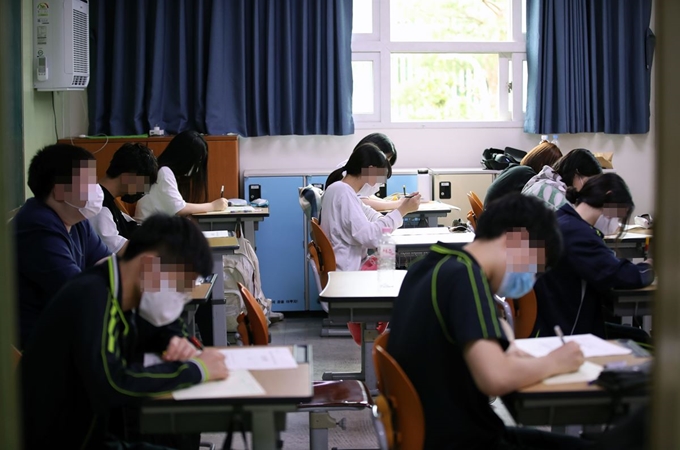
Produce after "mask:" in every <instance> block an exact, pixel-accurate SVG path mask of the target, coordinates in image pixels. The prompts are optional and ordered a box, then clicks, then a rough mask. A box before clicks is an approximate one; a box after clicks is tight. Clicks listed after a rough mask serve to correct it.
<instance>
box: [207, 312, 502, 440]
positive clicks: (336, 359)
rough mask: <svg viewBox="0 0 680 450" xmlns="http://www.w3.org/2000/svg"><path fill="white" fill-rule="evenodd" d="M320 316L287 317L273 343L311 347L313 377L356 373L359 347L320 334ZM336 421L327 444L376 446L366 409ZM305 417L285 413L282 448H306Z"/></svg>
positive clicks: (214, 436) (499, 404) (276, 327)
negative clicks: (342, 425) (342, 422)
mask: <svg viewBox="0 0 680 450" xmlns="http://www.w3.org/2000/svg"><path fill="white" fill-rule="evenodd" d="M321 321H322V319H321V318H320V317H287V318H286V319H285V320H284V321H282V322H279V323H276V324H274V325H272V326H271V328H270V332H271V335H272V344H273V345H293V344H306V345H311V346H312V356H313V358H312V369H313V376H314V379H315V380H320V379H321V375H322V374H323V373H324V372H358V371H359V370H360V363H359V360H360V357H361V349H360V347H359V346H358V345H357V344H355V343H354V341H353V340H352V339H351V338H350V337H323V338H322V337H321V336H320V334H321ZM493 407H494V410H495V411H496V412H497V413H498V415H499V416H500V417H501V418H502V419H503V420H504V421H505V422H506V423H507V424H513V425H514V422H513V421H512V418H511V417H510V415H509V414H508V412H507V410H506V409H505V407H504V406H503V404H502V402H501V401H500V400H496V401H495V402H494V403H493ZM333 416H334V418H335V419H336V420H341V419H343V418H344V419H345V429H344V430H343V429H341V428H339V427H336V428H335V429H332V430H331V431H330V433H329V441H330V442H329V443H330V447H342V448H377V445H378V444H377V440H376V438H375V433H374V430H373V423H372V420H371V415H370V412H369V411H360V412H355V411H347V412H343V413H337V414H335V413H334V414H333ZM308 433H309V427H308V416H307V414H305V413H291V414H288V416H287V423H286V432H284V433H283V434H282V439H283V441H284V449H294V450H303V449H307V448H309V437H308ZM202 440H203V441H210V442H214V443H215V444H217V445H216V446H217V448H221V445H222V442H223V440H224V434H204V435H203V439H202ZM233 448H234V449H242V448H247V447H246V446H244V445H243V443H242V440H241V438H240V437H239V436H236V437H235V438H234V447H233Z"/></svg>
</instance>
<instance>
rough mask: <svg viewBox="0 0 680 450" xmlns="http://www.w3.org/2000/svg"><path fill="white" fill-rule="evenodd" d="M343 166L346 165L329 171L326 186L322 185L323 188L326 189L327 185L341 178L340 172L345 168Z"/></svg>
mask: <svg viewBox="0 0 680 450" xmlns="http://www.w3.org/2000/svg"><path fill="white" fill-rule="evenodd" d="M345 167H346V166H342V167H340V168H339V169H335V170H334V171H333V172H331V174H330V175H328V178H326V186H325V187H324V189H328V186H330V185H331V184H333V183H335V182H336V181H340V180H342V173H343V172H344V171H346V170H347V169H346V168H345Z"/></svg>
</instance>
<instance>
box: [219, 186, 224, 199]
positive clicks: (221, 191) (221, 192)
mask: <svg viewBox="0 0 680 450" xmlns="http://www.w3.org/2000/svg"><path fill="white" fill-rule="evenodd" d="M220 198H224V185H222V187H221V188H220Z"/></svg>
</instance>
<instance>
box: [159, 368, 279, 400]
mask: <svg viewBox="0 0 680 450" xmlns="http://www.w3.org/2000/svg"><path fill="white" fill-rule="evenodd" d="M264 394H266V392H265V391H264V389H263V388H262V386H261V385H260V383H258V382H257V380H256V379H255V377H253V375H252V374H251V373H250V372H248V371H247V370H230V371H229V376H228V377H227V379H226V380H220V381H208V382H207V383H201V384H197V385H195V386H192V387H190V388H186V389H180V390H178V391H174V392H173V393H172V397H173V398H174V399H175V400H194V399H203V398H225V397H255V396H259V395H264Z"/></svg>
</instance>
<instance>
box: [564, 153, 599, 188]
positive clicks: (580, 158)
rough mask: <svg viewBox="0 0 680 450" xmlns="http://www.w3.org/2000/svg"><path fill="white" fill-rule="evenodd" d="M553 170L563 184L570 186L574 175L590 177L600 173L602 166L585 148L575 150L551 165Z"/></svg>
mask: <svg viewBox="0 0 680 450" xmlns="http://www.w3.org/2000/svg"><path fill="white" fill-rule="evenodd" d="M553 170H554V171H555V172H557V173H558V174H559V175H560V176H561V177H562V181H563V182H564V184H566V185H567V186H571V185H572V184H573V182H574V175H583V176H584V177H592V176H594V175H599V174H601V173H602V166H600V163H599V162H598V161H597V158H595V155H593V154H592V153H591V152H590V150H587V149H585V148H575V149H574V150H572V151H570V152H569V153H567V154H566V155H564V156H563V157H561V158H560V159H558V160H557V161H556V162H555V164H554V165H553Z"/></svg>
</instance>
